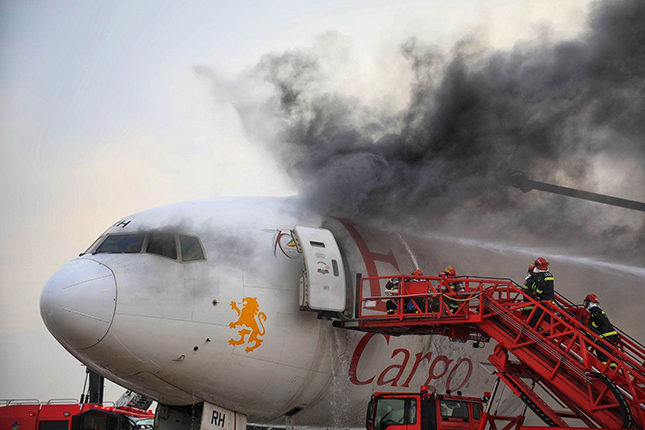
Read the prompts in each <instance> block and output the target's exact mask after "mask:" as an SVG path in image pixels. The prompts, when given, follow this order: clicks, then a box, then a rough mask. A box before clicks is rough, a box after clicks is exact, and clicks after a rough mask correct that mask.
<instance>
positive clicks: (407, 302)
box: [385, 269, 423, 315]
mask: <svg viewBox="0 0 645 430" xmlns="http://www.w3.org/2000/svg"><path fill="white" fill-rule="evenodd" d="M412 276H423V272H422V271H421V270H419V269H417V270H415V271H414V272H412ZM408 282H415V280H413V279H412V280H409V281H408ZM399 283H400V279H399V278H392V279H390V280H389V281H387V284H385V295H386V296H398V295H399ZM412 300H414V302H416V303H417V305H418V306H419V308H420V309H423V299H422V298H415V299H408V298H404V299H403V312H404V313H406V314H411V313H416V314H418V313H419V309H417V307H416V306H414V302H412ZM398 303H399V299H394V300H388V301H387V302H386V303H385V308H386V309H387V312H386V313H387V315H394V314H396V311H397V308H398V307H399V306H398Z"/></svg>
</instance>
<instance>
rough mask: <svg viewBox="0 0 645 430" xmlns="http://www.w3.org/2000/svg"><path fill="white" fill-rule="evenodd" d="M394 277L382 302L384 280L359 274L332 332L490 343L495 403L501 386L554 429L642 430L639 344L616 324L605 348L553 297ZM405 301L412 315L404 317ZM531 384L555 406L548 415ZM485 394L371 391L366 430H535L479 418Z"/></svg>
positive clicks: (644, 382)
mask: <svg viewBox="0 0 645 430" xmlns="http://www.w3.org/2000/svg"><path fill="white" fill-rule="evenodd" d="M395 278H397V280H398V283H399V292H398V294H397V295H389V296H387V295H382V294H381V295H379V294H378V293H377V294H374V292H378V291H384V288H383V284H384V283H385V282H387V281H388V280H389V279H390V277H368V278H360V277H359V278H358V285H357V288H356V295H357V296H356V300H355V306H356V308H355V309H354V318H352V319H343V320H335V321H333V324H334V326H335V327H340V328H345V329H349V330H357V331H363V332H369V333H381V334H385V335H390V336H403V335H440V336H446V337H448V338H450V339H451V340H453V341H458V342H468V341H472V342H474V345H473V346H479V345H481V344H482V343H485V342H489V341H491V340H492V341H495V342H496V345H495V347H494V350H493V353H492V354H491V355H490V356H489V357H488V361H489V362H490V364H491V365H492V366H493V367H494V369H495V372H494V373H495V374H496V376H497V381H496V383H495V387H494V389H493V397H494V396H495V393H496V392H497V388H498V386H499V385H500V383H504V384H505V385H506V386H507V387H508V388H509V389H510V390H511V391H512V392H513V393H514V394H515V395H517V397H519V398H520V399H521V400H522V401H523V402H524V403H525V404H526V408H528V409H531V410H532V411H533V412H534V413H535V415H536V416H537V417H538V418H540V419H541V420H542V421H543V422H544V423H545V424H546V425H547V426H549V427H551V428H570V427H571V426H572V423H573V424H574V426H576V427H581V425H582V427H586V428H602V429H619V428H634V429H640V430H642V429H643V427H644V426H645V346H643V345H642V344H640V343H639V342H637V341H636V340H634V339H633V338H631V337H630V336H629V335H628V334H627V333H625V332H624V331H622V330H620V329H619V328H618V327H615V328H616V331H617V333H618V335H619V340H618V342H616V343H612V342H608V341H607V340H606V339H604V338H603V336H601V335H600V334H598V333H596V332H594V331H593V330H590V329H589V327H588V326H587V324H586V323H585V317H586V314H587V310H586V309H584V308H581V307H580V306H577V305H575V304H573V303H572V302H571V301H569V300H567V299H566V298H565V297H564V296H562V295H560V294H556V297H555V301H553V302H551V301H544V302H543V301H536V300H535V299H534V298H533V297H531V296H530V295H528V294H526V293H525V292H524V291H523V290H522V288H521V287H520V286H519V285H518V284H516V283H515V282H513V281H512V280H510V279H496V278H480V277H468V276H466V277H459V278H445V277H426V276H404V275H400V276H397V277H395ZM457 282H460V283H462V285H463V286H464V287H463V289H460V291H455V289H454V288H451V286H452V285H454V284H455V283H457ZM387 301H394V302H395V303H396V306H397V312H396V313H394V314H385V313H384V312H383V309H384V308H385V302H387ZM406 303H412V304H413V306H414V307H415V308H416V309H414V310H413V311H412V312H410V310H409V309H407V307H406V306H405V304H406ZM527 309H530V312H529V313H528V315H527V312H526V310H527ZM599 356H601V357H604V358H603V359H602V360H601V359H600V358H599ZM536 387H539V388H541V389H542V390H544V391H545V392H546V393H547V394H548V395H549V396H550V397H552V398H553V399H555V400H556V403H558V404H559V405H560V407H561V408H562V409H557V410H556V409H554V408H552V406H551V405H550V404H548V403H547V402H545V401H544V400H543V399H542V397H541V396H540V395H539V394H538V393H537V392H536V391H535V388H536ZM488 397H490V396H484V398H483V399H476V398H466V397H461V396H459V395H457V396H450V394H449V393H448V395H446V396H438V395H435V394H429V393H425V392H424V391H423V390H421V392H420V393H414V394H405V393H403V394H402V393H377V394H376V395H375V396H374V397H373V398H372V401H371V402H370V407H369V410H368V417H367V429H368V430H385V428H391V430H402V429H403V428H405V429H406V430H416V429H417V428H418V429H420V430H425V429H432V430H435V429H437V430H438V429H441V428H445V429H475V428H478V429H480V430H484V429H485V428H490V429H492V430H497V429H498V428H500V429H504V430H508V429H511V428H516V429H519V428H520V427H521V428H523V429H527V428H532V429H537V428H538V427H525V426H523V422H524V417H523V416H519V417H502V416H493V415H489V414H488V411H483V412H482V404H483V403H484V401H485V400H486V399H487V398H488ZM489 404H490V403H489ZM526 408H525V411H526ZM497 421H506V424H505V425H503V426H500V425H498V424H497ZM574 422H575V423H574ZM402 426H403V427H402Z"/></svg>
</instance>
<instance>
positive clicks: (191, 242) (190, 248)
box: [179, 236, 206, 261]
mask: <svg viewBox="0 0 645 430" xmlns="http://www.w3.org/2000/svg"><path fill="white" fill-rule="evenodd" d="M179 242H180V244H181V259H182V260H183V261H198V260H205V259H206V258H204V250H203V249H202V246H201V245H200V244H199V240H198V239H197V238H196V237H190V236H179Z"/></svg>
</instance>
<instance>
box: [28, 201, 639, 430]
mask: <svg viewBox="0 0 645 430" xmlns="http://www.w3.org/2000/svg"><path fill="white" fill-rule="evenodd" d="M429 229H431V226H429ZM535 257H537V255H535V256H532V257H531V256H528V255H523V254H520V253H509V252H504V251H503V250H501V251H500V250H499V249H495V248H494V247H489V248H486V247H477V246H475V245H473V244H472V243H469V244H464V243H460V242H458V241H450V240H445V239H442V238H437V237H431V236H426V235H424V234H423V233H422V232H418V234H407V235H404V234H403V233H400V232H396V231H379V230H378V229H372V228H368V227H366V226H359V225H356V224H354V223H353V222H352V221H350V220H346V219H341V218H333V217H323V216H320V215H318V214H316V213H313V212H310V211H308V210H307V209H305V208H304V207H303V205H302V204H301V202H300V201H299V200H298V199H297V198H238V199H219V200H203V201H195V202H188V203H178V204H173V205H168V206H162V207H158V208H154V209H150V210H146V211H144V212H140V213H137V214H134V215H131V216H128V217H126V218H123V219H121V220H119V221H118V222H116V223H115V224H114V225H112V226H111V227H110V228H108V229H107V230H106V231H105V233H103V234H102V235H101V236H100V237H99V238H98V239H97V240H96V241H95V242H94V243H93V244H92V245H91V246H90V247H89V248H88V249H87V250H86V251H85V252H83V253H82V254H80V255H79V257H78V258H75V259H73V260H72V261H70V262H69V263H68V264H66V265H65V266H63V267H62V268H61V269H60V270H59V271H58V272H56V273H55V274H54V275H53V276H52V277H51V278H50V279H49V281H48V282H47V283H46V285H45V287H44V289H43V292H42V295H41V299H40V309H41V315H42V318H43V321H44V323H45V325H46V326H47V328H48V330H49V331H50V332H51V334H52V335H53V336H54V337H55V338H56V339H57V340H58V342H59V343H60V344H61V345H62V346H63V347H64V348H65V349H66V350H67V351H68V352H69V353H70V354H71V355H73V356H74V357H76V358H77V359H78V360H79V361H81V362H82V363H84V364H85V365H87V366H88V367H89V368H90V369H92V370H93V371H95V372H97V373H98V374H100V375H102V376H104V377H106V378H108V379H109V380H111V381H113V382H115V383H116V384H118V385H121V386H123V387H125V388H127V389H129V390H133V391H136V392H138V393H141V394H143V395H146V396H148V397H151V398H153V399H155V400H156V401H158V402H159V406H158V408H157V424H158V427H159V428H160V429H162V430H163V429H166V428H168V429H170V428H173V429H177V428H184V427H185V428H188V427H187V426H188V425H189V424H190V422H194V420H195V419H197V420H200V419H201V420H202V424H204V423H206V424H210V425H211V428H227V429H232V430H235V429H236V428H237V427H238V426H239V427H242V426H244V425H246V423H247V422H253V423H267V424H271V423H274V424H275V423H283V422H284V421H285V419H291V420H292V422H293V421H294V420H295V421H296V422H297V423H298V425H315V426H326V427H329V426H334V427H348V426H354V427H356V426H359V425H361V421H362V419H363V418H364V411H365V406H366V405H367V403H368V401H369V398H370V395H371V394H372V393H373V392H375V391H383V390H387V391H399V390H401V391H405V390H408V391H409V390H410V389H411V388H412V389H415V388H418V387H419V386H421V385H427V386H429V388H430V389H431V390H436V391H438V392H442V391H445V390H451V391H463V392H464V393H471V394H473V395H481V393H482V392H483V390H486V389H488V388H489V387H490V386H491V385H492V383H493V382H494V377H493V376H491V375H490V374H489V373H488V372H486V371H485V369H482V367H480V366H479V364H478V363H480V362H484V361H486V357H487V356H488V355H489V354H490V353H491V351H492V348H491V347H490V346H486V347H483V348H473V347H472V346H471V345H470V344H466V343H455V342H450V341H449V340H448V339H445V338H435V337H430V336H401V337H388V336H383V335H375V334H371V333H368V334H365V333H358V332H353V331H346V330H343V329H338V328H333V327H332V324H331V321H329V318H330V317H337V318H343V317H351V316H352V313H353V309H354V305H355V302H356V295H357V293H358V291H357V288H358V287H357V285H362V286H361V287H360V288H361V289H363V290H369V291H370V292H371V293H372V294H373V295H381V292H382V288H383V284H384V283H378V282H376V283H374V282H370V283H368V284H365V285H364V283H361V282H360V277H373V276H393V275H398V274H401V273H403V274H409V273H411V272H412V271H413V270H415V269H417V268H419V269H421V270H422V271H424V273H425V274H427V275H435V274H437V273H438V272H439V271H441V270H442V269H443V268H444V267H445V266H447V265H449V264H452V265H453V266H455V267H456V268H457V270H458V271H459V274H470V275H475V274H477V275H480V276H489V277H515V278H516V279H517V278H518V277H523V275H524V273H525V271H526V267H527V266H528V264H529V263H531V262H532V261H533V259H534V258H535ZM552 268H553V271H554V274H555V276H556V288H557V289H558V291H560V292H564V294H565V295H568V296H570V298H571V299H572V300H573V301H574V302H575V301H576V300H575V298H577V297H584V296H585V295H586V294H587V293H588V292H589V291H588V290H589V288H590V286H589V280H590V279H594V281H595V282H597V284H595V285H597V286H598V287H600V286H603V285H604V286H607V285H611V286H612V288H611V291H612V296H613V298H612V300H616V301H620V300H622V299H624V300H625V301H624V302H623V303H625V302H627V301H629V300H638V299H644V298H645V297H643V296H644V293H643V291H642V288H640V284H641V282H642V278H640V277H639V276H635V275H633V274H630V273H623V272H621V271H619V270H608V269H606V268H597V267H594V266H593V265H591V266H590V265H585V264H583V263H580V264H578V263H575V262H571V261H569V262H567V263H562V264H558V262H557V261H554V264H553V265H552ZM510 275H513V276H510ZM613 285H619V286H620V288H614V287H613ZM565 286H566V287H565ZM604 292H605V293H606V291H604ZM599 293H600V294H599V295H600V296H601V297H602V296H603V291H600V292H599ZM605 297H606V298H607V300H609V294H605ZM380 307H383V308H384V304H375V305H374V312H380V311H383V310H384V309H381V308H380ZM612 318H613V320H615V321H614V322H616V323H619V322H620V317H619V316H618V315H616V316H612ZM630 318H631V320H630V321H631V323H630V325H631V326H632V327H645V321H644V320H643V317H642V316H635V317H634V316H631V317H630ZM618 325H620V324H618ZM638 330H640V331H642V329H638ZM639 335H642V333H636V337H637V338H638V336H639ZM474 346H478V345H474ZM507 400H508V402H507ZM202 402H203V403H202ZM502 402H503V403H502V404H501V406H499V408H500V411H504V410H505V408H506V410H508V412H509V414H510V413H512V411H511V410H516V409H513V408H518V407H519V406H518V404H517V402H514V401H513V400H511V397H510V396H509V397H508V398H504V400H503V401H502ZM202 404H203V406H200V408H201V409H199V408H198V409H196V407H195V406H191V405H202ZM196 410H197V411H198V412H196ZM195 415H198V416H197V417H195ZM225 416H227V417H228V418H227V419H226V420H225V419H224V418H223V417H225ZM187 417H190V418H191V419H190V420H189V419H188V418H187ZM231 417H233V418H231ZM164 420H165V421H164ZM187 423H188V424H187ZM204 425H205V424H204ZM182 426H184V427H182ZM205 428H206V427H205Z"/></svg>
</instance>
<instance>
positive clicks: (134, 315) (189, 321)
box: [115, 312, 228, 327]
mask: <svg viewBox="0 0 645 430" xmlns="http://www.w3.org/2000/svg"><path fill="white" fill-rule="evenodd" d="M115 315H125V316H129V317H141V318H153V319H160V320H169V321H181V322H186V323H196V324H205V325H214V326H218V327H228V324H217V323H209V322H204V321H194V320H184V319H181V318H169V317H160V316H153V315H139V314H129V313H125V312H116V313H115Z"/></svg>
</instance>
